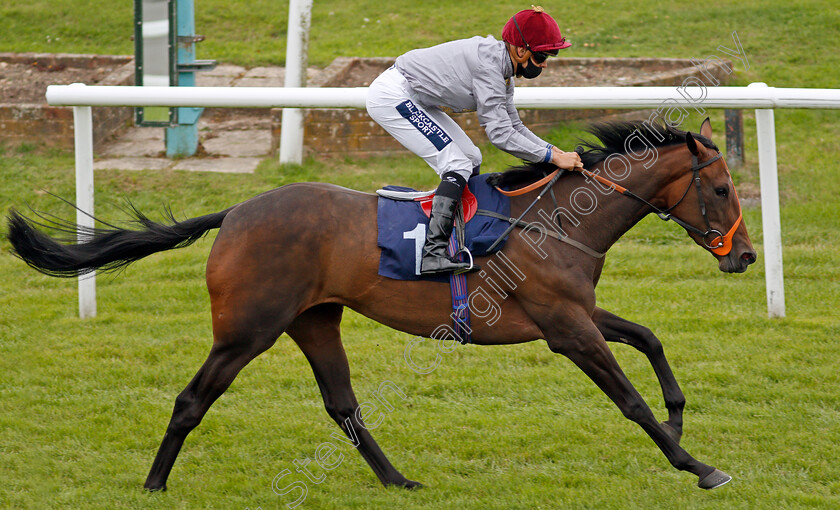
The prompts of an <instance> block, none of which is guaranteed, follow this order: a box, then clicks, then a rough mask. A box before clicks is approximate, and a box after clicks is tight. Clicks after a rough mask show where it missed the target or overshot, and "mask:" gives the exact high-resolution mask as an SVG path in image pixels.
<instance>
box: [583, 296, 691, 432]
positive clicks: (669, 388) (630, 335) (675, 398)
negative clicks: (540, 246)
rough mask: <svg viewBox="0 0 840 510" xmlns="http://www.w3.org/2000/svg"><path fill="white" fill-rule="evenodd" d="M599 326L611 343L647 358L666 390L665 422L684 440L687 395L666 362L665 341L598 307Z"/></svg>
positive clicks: (594, 317)
mask: <svg viewBox="0 0 840 510" xmlns="http://www.w3.org/2000/svg"><path fill="white" fill-rule="evenodd" d="M592 320H593V322H595V326H597V327H598V330H599V331H600V332H601V334H602V335H604V339H605V340H606V341H607V342H619V343H623V344H627V345H630V346H632V347H634V348H636V349H637V350H638V351H639V352H641V353H642V354H644V355H645V356H647V358H648V360H649V361H650V364H651V366H652V367H653V371H654V373H656V377H657V379H659V385H660V386H661V387H662V396H663V398H664V399H665V408H666V409H668V421H666V422H664V423H662V425H663V426H664V427H665V430H666V431H668V432H669V433H670V434H671V437H673V438H674V440H675V441H677V443H679V442H680V438H681V437H682V427H683V408H685V396H684V395H683V392H682V390H680V385H679V384H678V383H677V380H676V378H674V373H673V372H672V371H671V366H670V365H669V364H668V360H667V359H665V352H664V351H663V349H662V342H660V341H659V339H658V338H656V336H655V335H654V334H653V333H652V332H651V330H649V329H648V328H646V327H644V326H641V325H639V324H636V323H633V322H630V321H628V320H626V319H622V318H621V317H619V316H617V315H615V314H612V313H610V312H608V311H606V310H603V309H601V308H595V313H593V314H592Z"/></svg>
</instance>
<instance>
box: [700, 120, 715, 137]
mask: <svg viewBox="0 0 840 510" xmlns="http://www.w3.org/2000/svg"><path fill="white" fill-rule="evenodd" d="M700 134H701V135H703V136H705V137H706V138H708V139H709V140H711V139H712V121H711V120H709V118H708V117H706V120H704V121H703V125H702V126H700Z"/></svg>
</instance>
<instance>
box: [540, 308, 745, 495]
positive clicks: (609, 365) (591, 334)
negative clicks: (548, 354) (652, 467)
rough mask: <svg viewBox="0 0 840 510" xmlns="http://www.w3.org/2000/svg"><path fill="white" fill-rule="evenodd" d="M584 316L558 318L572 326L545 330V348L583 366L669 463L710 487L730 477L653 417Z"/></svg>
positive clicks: (602, 340)
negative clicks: (682, 444)
mask: <svg viewBox="0 0 840 510" xmlns="http://www.w3.org/2000/svg"><path fill="white" fill-rule="evenodd" d="M588 319H589V317H587V316H585V315H578V316H577V317H574V318H571V320H566V321H562V322H565V323H566V324H574V325H575V326H574V327H572V328H570V329H566V330H565V331H554V332H548V333H547V335H546V340H547V342H548V346H549V348H551V350H552V351H553V352H556V353H560V354H563V355H564V356H566V357H568V358H569V359H570V360H572V362H574V363H575V365H577V366H578V367H579V368H580V369H581V370H583V372H584V373H585V374H586V375H587V376H589V378H590V379H592V381H594V382H595V384H597V385H598V387H599V388H601V390H602V391H603V392H604V393H606V394H607V396H608V397H609V398H610V399H611V400H612V401H613V402H614V403H615V404H616V405H617V406H618V408H619V409H620V410H621V412H622V414H624V416H625V417H626V418H628V419H629V420H632V421H634V422H636V423H638V424H639V426H641V427H642V429H643V430H644V431H645V432H646V433H647V434H648V436H650V438H651V439H653V441H654V442H655V443H656V445H657V446H658V447H659V449H660V450H662V453H664V454H665V457H666V458H667V459H668V461H669V462H670V463H671V465H672V466H674V467H675V468H677V469H679V470H682V471H688V472H690V473H693V474H695V475H697V477H698V478H699V482H698V486H699V487H701V488H704V489H713V488H715V487H719V486H721V485H723V484H725V483H726V482H728V481H729V480H731V477H730V476H729V475H727V474H726V473H724V472H722V471H720V470H719V469H715V468H713V467H712V466H709V465H707V464H703V463H702V462H700V461H698V460H697V459H695V458H694V457H692V456H691V455H689V453H688V452H686V451H685V450H684V449H683V448H681V447H680V445H679V444H677V442H676V441H674V439H673V438H672V437H671V436H670V435H669V434H668V432H667V431H666V430H665V428H664V427H662V425H660V424H659V422H657V421H656V418H655V417H654V415H653V412H652V411H651V410H650V407H648V405H647V403H645V401H644V399H643V398H642V396H641V395H640V394H639V392H638V391H636V389H635V388H634V387H633V385H632V384H631V383H630V381H629V380H628V379H627V376H625V375H624V372H623V371H622V370H621V367H619V365H618V362H617V361H616V359H615V357H614V356H613V354H612V352H611V351H610V349H609V347H608V346H607V343H606V341H605V340H604V337H603V336H602V335H601V332H600V331H599V330H598V328H597V327H596V326H595V324H594V323H592V322H591V321H590V320H588Z"/></svg>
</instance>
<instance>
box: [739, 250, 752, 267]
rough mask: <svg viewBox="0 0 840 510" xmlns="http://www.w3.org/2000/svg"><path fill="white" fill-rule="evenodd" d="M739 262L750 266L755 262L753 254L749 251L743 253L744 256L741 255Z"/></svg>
mask: <svg viewBox="0 0 840 510" xmlns="http://www.w3.org/2000/svg"><path fill="white" fill-rule="evenodd" d="M741 260H743V261H744V262H746V263H747V264H752V263H753V262H755V253H753V252H751V251H747V252H744V254H743V255H741Z"/></svg>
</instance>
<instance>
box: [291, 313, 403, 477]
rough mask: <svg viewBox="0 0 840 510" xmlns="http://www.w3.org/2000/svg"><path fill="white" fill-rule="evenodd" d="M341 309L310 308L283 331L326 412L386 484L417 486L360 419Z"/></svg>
mask: <svg viewBox="0 0 840 510" xmlns="http://www.w3.org/2000/svg"><path fill="white" fill-rule="evenodd" d="M342 311H343V307H342V306H340V305H332V304H329V305H320V306H316V307H314V308H310V309H309V310H307V311H305V312H304V313H303V314H301V315H300V316H299V317H297V318H296V319H295V320H294V322H293V323H292V324H291V326H289V328H288V329H287V330H286V332H287V333H288V334H289V336H291V337H292V339H293V340H294V341H295V342H296V343H297V344H298V346H299V347H300V349H301V351H303V354H304V355H306V359H307V360H309V364H310V365H311V366H312V371H313V372H314V374H315V379H316V380H317V381H318V387H319V388H320V390H321V395H322V396H323V398H324V406H325V407H326V409H327V413H328V414H329V415H330V417H331V418H332V419H333V420H335V422H336V423H338V426H339V427H341V430H342V431H343V432H344V433H345V434H346V435H347V437H348V438H350V440H351V441H352V442H353V443H354V445H355V446H356V448H357V449H358V450H359V453H360V454H361V455H362V457H363V458H364V459H365V461H366V462H367V463H368V465H369V466H370V467H371V469H373V472H374V473H376V476H377V477H379V480H380V481H381V482H382V483H383V484H384V485H386V486H387V485H398V486H402V487H406V488H413V487H418V486H420V484H419V483H418V482H415V481H412V480H409V479H407V478H406V477H404V476H403V475H402V474H400V472H399V471H397V469H396V468H394V466H393V465H392V464H391V462H389V461H388V459H387V458H386V457H385V454H384V453H383V452H382V450H381V449H380V448H379V445H377V444H376V441H375V440H374V439H373V436H371V434H370V432H368V430H367V429H366V428H365V425H364V423H363V422H362V421H361V420H360V419H359V413H357V409H358V408H359V403H358V402H357V401H356V396H355V394H354V393H353V388H352V387H351V385H350V366H349V365H348V363H347V355H346V354H345V353H344V346H343V345H342V344H341V333H340V329H339V326H340V323H341V314H342Z"/></svg>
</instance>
